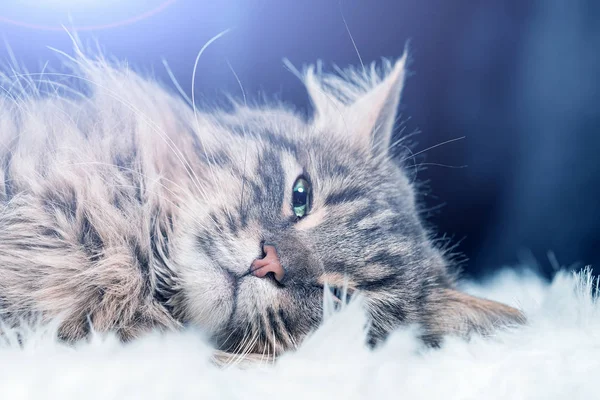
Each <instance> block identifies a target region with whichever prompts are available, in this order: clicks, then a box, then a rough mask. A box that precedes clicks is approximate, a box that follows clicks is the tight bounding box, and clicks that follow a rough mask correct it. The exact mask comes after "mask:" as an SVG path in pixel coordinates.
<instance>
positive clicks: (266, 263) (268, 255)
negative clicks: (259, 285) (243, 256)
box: [250, 244, 285, 283]
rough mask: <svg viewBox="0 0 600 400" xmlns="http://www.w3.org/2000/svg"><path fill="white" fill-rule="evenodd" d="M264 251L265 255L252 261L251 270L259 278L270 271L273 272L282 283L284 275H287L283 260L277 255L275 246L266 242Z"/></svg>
mask: <svg viewBox="0 0 600 400" xmlns="http://www.w3.org/2000/svg"><path fill="white" fill-rule="evenodd" d="M263 251H264V253H265V256H264V257H263V258H258V259H256V260H254V261H253V262H252V265H251V266H250V272H252V274H253V275H254V276H257V277H259V278H263V277H264V276H265V275H267V274H268V273H269V272H272V273H273V275H275V279H276V280H277V282H279V283H281V281H282V280H283V276H284V275H285V271H284V269H283V266H282V265H281V261H279V256H278V255H277V250H276V249H275V246H271V245H268V244H265V245H263Z"/></svg>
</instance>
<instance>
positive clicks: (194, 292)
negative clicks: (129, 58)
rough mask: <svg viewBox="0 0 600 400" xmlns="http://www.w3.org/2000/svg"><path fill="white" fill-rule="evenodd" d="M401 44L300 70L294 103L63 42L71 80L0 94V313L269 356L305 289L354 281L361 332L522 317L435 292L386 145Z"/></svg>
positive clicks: (294, 319) (298, 330) (425, 250)
mask: <svg viewBox="0 0 600 400" xmlns="http://www.w3.org/2000/svg"><path fill="white" fill-rule="evenodd" d="M405 60H406V57H402V58H401V59H399V60H397V61H396V62H395V63H390V62H387V61H384V62H383V65H382V66H381V67H380V68H376V66H375V65H373V66H372V68H367V69H365V70H362V69H348V70H345V71H344V72H341V73H340V74H339V75H333V74H324V73H321V72H320V71H315V69H314V68H307V69H306V70H305V71H304V72H303V73H302V74H301V77H302V79H303V81H304V83H305V85H306V87H307V90H308V92H309V94H310V96H311V100H312V102H313V104H314V110H315V111H314V115H313V116H312V118H310V119H308V120H307V119H305V118H301V117H299V116H298V115H297V113H295V112H294V110H292V109H290V108H288V107H286V106H284V105H282V104H269V105H260V106H252V107H249V106H246V105H244V104H235V107H234V110H232V111H229V112H226V111H212V112H202V111H199V110H198V109H197V108H196V107H194V106H192V107H191V106H190V105H189V104H186V102H185V101H184V99H181V98H180V97H178V96H175V95H172V94H170V93H169V91H167V90H165V89H163V88H162V87H161V86H160V85H158V84H157V83H156V82H153V81H151V80H147V79H144V78H142V77H140V76H138V75H136V74H134V73H133V72H131V71H130V70H128V69H127V68H124V67H119V66H111V65H109V64H108V63H107V62H105V61H103V60H90V59H88V58H86V57H84V56H82V55H79V57H78V58H77V62H76V64H77V65H76V67H75V69H76V71H77V76H78V77H79V78H80V79H81V81H83V82H85V86H86V89H85V90H83V91H70V90H69V88H68V87H63V86H61V85H59V84H55V85H54V86H53V87H54V88H55V89H56V90H55V93H52V94H44V95H42V94H39V93H37V91H36V90H30V88H28V87H24V86H23V85H21V89H20V90H17V89H13V91H12V92H11V93H9V94H7V95H5V96H3V97H0V139H1V141H2V143H3V144H4V146H2V148H1V149H0V161H1V162H0V168H1V169H0V197H1V201H2V204H3V206H2V209H1V210H0V314H1V316H2V318H3V320H4V322H5V323H8V324H16V323H18V322H19V321H22V320H26V319H28V318H32V317H34V316H39V315H41V316H42V319H44V320H49V319H59V320H60V321H61V323H60V330H59V333H60V335H61V337H63V338H64V339H67V340H77V339H81V338H84V337H86V335H87V334H88V333H89V332H90V329H94V330H96V331H115V332H117V333H118V334H119V335H120V337H122V338H123V339H131V338H135V337H137V336H139V335H141V334H143V333H145V332H148V331H150V330H154V329H178V328H180V327H182V326H184V325H187V324H191V325H194V326H198V327H200V328H201V329H202V330H204V331H205V332H206V333H207V334H208V335H209V336H210V337H212V338H213V340H214V341H215V343H216V344H217V345H218V346H219V347H220V348H221V349H223V350H226V351H231V352H242V351H243V352H257V353H260V352H265V350H267V351H268V352H269V353H271V354H272V353H281V352H282V351H285V350H286V349H290V348H294V347H295V346H297V344H298V343H299V342H300V341H301V340H302V338H304V337H305V336H306V335H308V334H309V333H310V332H311V331H313V330H314V329H315V328H316V327H317V326H318V324H319V323H320V321H321V317H322V312H323V293H324V288H325V287H330V288H333V289H335V291H334V292H333V293H334V294H339V293H342V292H344V293H345V291H346V290H347V291H348V292H349V294H350V295H353V294H354V293H360V294H361V295H362V296H363V297H364V300H365V304H366V307H367V309H368V311H369V314H370V316H371V319H372V326H371V331H370V337H371V341H372V342H373V343H376V342H377V341H378V340H380V339H382V338H384V337H385V336H386V335H387V334H388V333H389V332H390V331H392V330H393V329H395V328H396V327H398V326H401V325H407V324H418V325H420V326H421V328H422V332H423V338H424V339H425V340H427V341H428V342H430V343H437V342H438V341H439V340H440V339H441V337H442V336H443V335H445V334H458V335H468V334H469V333H470V332H472V331H478V332H482V333H486V332H489V331H490V330H491V329H493V328H494V327H496V326H499V325H505V324H511V323H518V322H522V320H523V317H522V315H521V314H520V313H519V312H518V311H517V310H515V309H512V308H510V307H508V306H505V305H502V304H498V303H494V302H491V301H487V300H482V299H477V298H474V297H471V296H468V295H466V294H463V293H461V292H458V291H457V290H456V289H455V280H454V274H453V273H452V272H451V268H450V263H449V261H448V260H447V259H446V258H445V256H444V254H443V253H442V251H441V250H439V249H438V248H436V247H435V246H434V245H433V243H432V240H431V234H430V233H429V232H427V231H426V229H425V228H424V227H423V223H422V221H421V217H420V215H419V212H418V205H417V203H416V201H415V189H414V186H413V185H412V184H411V182H410V181H409V179H408V177H407V175H406V173H405V172H404V170H403V168H402V166H401V165H398V162H397V161H395V160H394V159H393V158H392V157H390V155H389V154H388V149H389V146H390V139H391V133H392V130H393V125H394V121H395V116H396V109H397V106H398V103H399V100H400V93H401V90H402V87H403V85H404V77H405ZM6 80H8V78H6ZM29 83H30V84H31V85H32V86H31V87H35V86H36V82H35V81H33V80H31V81H30V82H29ZM15 86H16V85H15V83H14V81H13V88H15ZM268 246H270V247H268ZM267 248H268V249H269V250H268V251H267V250H266V249H267ZM267 259H269V260H272V262H271V261H268V262H266V261H263V262H262V264H260V263H261V261H260V260H267ZM257 260H259V261H257ZM275 265H276V267H273V266H275ZM255 266H263V269H262V273H260V272H259V268H258V267H256V268H255ZM264 266H266V267H264ZM338 289H339V290H338ZM338 297H340V298H339V299H337V300H340V301H343V300H344V299H342V298H341V297H342V296H341V295H339V296H338ZM344 297H345V294H344Z"/></svg>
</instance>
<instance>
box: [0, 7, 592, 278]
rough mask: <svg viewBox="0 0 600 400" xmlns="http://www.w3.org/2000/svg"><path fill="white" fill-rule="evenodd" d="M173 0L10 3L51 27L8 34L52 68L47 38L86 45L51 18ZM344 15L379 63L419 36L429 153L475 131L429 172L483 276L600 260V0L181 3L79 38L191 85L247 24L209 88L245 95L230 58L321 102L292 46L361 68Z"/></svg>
mask: <svg viewBox="0 0 600 400" xmlns="http://www.w3.org/2000/svg"><path fill="white" fill-rule="evenodd" d="M52 2H53V3H52ZM61 2H62V3H61ZM69 2H70V4H71V6H69ZM107 2H108V3H107ZM161 2H164V1H163V0H145V1H144V0H131V1H129V2H127V4H128V5H127V6H124V5H120V3H124V2H118V1H114V0H105V1H104V5H103V6H100V5H99V4H100V3H102V2H101V1H100V0H97V2H96V3H97V5H94V4H93V3H94V0H85V1H84V2H83V3H81V2H80V3H79V5H77V6H76V5H74V4H76V2H75V1H74V0H39V1H38V3H37V4H38V6H35V5H34V4H36V3H29V4H27V1H26V0H4V1H3V3H2V4H1V5H0V17H5V18H8V19H11V20H13V21H17V22H25V23H30V24H37V25H44V26H40V27H39V28H37V29H34V28H31V27H29V28H28V27H23V26H17V25H14V24H11V23H8V22H6V21H5V22H0V32H1V34H2V36H3V37H4V38H5V39H6V40H7V42H8V44H9V45H10V46H11V47H12V49H13V51H14V53H15V55H16V57H17V59H18V60H19V61H21V62H22V63H23V64H24V65H25V66H26V67H27V68H28V69H29V70H30V71H38V70H40V69H41V67H42V65H43V64H44V63H45V62H46V61H48V60H50V64H51V65H59V60H60V58H59V57H58V56H57V55H56V54H55V53H53V52H52V51H51V50H49V49H47V47H46V46H51V47H55V48H59V49H62V50H70V48H71V43H70V39H69V37H68V35H67V34H66V33H65V32H64V31H60V29H58V30H48V29H46V28H58V27H60V24H65V25H69V26H90V25H99V24H109V23H113V22H115V21H120V20H123V19H127V18H131V17H134V16H136V15H139V14H141V13H143V12H145V11H148V10H150V9H152V8H155V7H156V6H157V5H159V3H161ZM51 3H52V4H53V5H50V4H51ZM109 3H110V4H109ZM39 4H45V5H39ZM68 10H70V15H71V18H70V20H69V17H68V16H67V15H68V13H67V11H68ZM342 15H343V16H344V17H345V19H346V22H347V24H348V27H349V29H350V32H351V33H352V35H353V37H354V40H355V41H356V46H357V47H358V50H359V52H360V55H361V56H362V59H363V60H364V61H365V62H371V61H373V60H378V59H379V58H380V57H382V56H385V57H398V56H400V55H401V53H402V50H403V48H404V45H405V43H406V41H407V40H410V47H411V55H412V60H413V61H412V63H411V65H410V68H411V70H412V72H413V74H412V75H411V77H410V79H409V80H408V82H407V85H406V89H405V92H404V96H403V99H402V105H401V113H402V120H403V121H404V122H403V127H404V133H411V132H414V131H416V130H418V131H420V132H421V133H420V134H418V135H417V136H416V137H415V139H416V141H417V142H418V145H417V146H416V148H415V150H416V151H420V150H423V149H426V148H428V147H430V146H434V145H436V144H438V143H440V142H444V141H447V140H450V139H455V138H458V137H462V136H466V138H465V139H463V140H458V141H455V142H452V143H449V144H446V145H443V146H440V147H438V148H435V149H432V150H430V151H427V152H426V153H425V158H420V157H419V158H418V161H419V162H420V163H422V162H426V163H437V164H444V165H449V166H455V167H458V166H463V165H467V166H468V167H466V168H450V167H444V166H435V165H429V166H427V168H426V169H422V170H420V171H419V172H418V174H417V179H418V180H420V181H427V182H429V184H428V186H429V190H428V192H427V195H426V196H425V197H424V199H425V200H424V201H425V202H426V203H427V205H428V206H430V207H432V208H433V210H432V211H431V212H430V213H429V214H430V216H429V218H430V221H431V222H432V223H433V224H434V225H435V226H437V229H438V231H439V232H440V233H442V234H443V233H446V234H447V236H449V237H452V238H453V240H454V241H455V242H460V244H459V247H458V250H459V251H461V252H463V253H464V254H465V255H466V256H467V257H468V258H469V259H470V261H469V262H468V264H466V271H467V273H469V274H474V275H480V274H482V273H485V272H487V271H489V270H490V269H492V268H498V267H499V266H501V265H504V264H515V263H517V262H518V261H527V262H537V263H539V268H540V269H541V270H542V271H543V272H544V273H546V274H547V275H550V274H551V273H552V271H553V268H552V263H551V262H550V261H549V258H548V251H553V252H554V254H555V256H556V259H557V260H558V262H559V263H560V264H562V265H566V266H573V265H575V266H581V265H584V264H595V265H599V264H600V251H599V249H598V247H600V211H599V207H598V198H599V194H600V163H599V162H598V159H597V154H598V152H599V151H600V134H599V127H600V112H599V111H598V108H599V105H600V79H599V73H600V24H599V23H598V21H600V18H599V17H600V2H597V1H594V0H587V1H585V0H572V1H568V2H567V1H563V0H538V1H522V0H503V1H500V0H485V1H474V0H452V1H447V0H429V1H422V0H421V1H419V0H385V1H383V0H382V1H374V0H363V1H354V0H344V1H341V2H340V1H338V0H295V1H292V0H256V1H251V0H247V1H231V0H219V1H208V0H206V1H205V0H177V1H175V2H173V3H172V4H169V5H168V7H165V8H164V9H163V10H162V11H161V12H159V13H157V14H155V15H152V16H149V17H148V18H145V19H142V20H141V21H137V22H135V23H131V24H124V25H122V26H117V27H112V28H106V29H97V30H91V31H82V32H79V36H80V37H81V39H82V40H83V41H87V40H89V39H91V38H97V39H98V41H99V43H100V45H101V47H102V48H103V49H104V51H105V53H107V54H109V55H112V56H115V57H116V58H118V59H127V60H128V61H129V63H130V64H131V65H132V66H133V67H134V68H136V69H138V70H141V71H145V72H150V73H153V74H154V75H155V76H157V77H159V78H160V79H161V80H163V81H164V82H166V83H169V82H170V81H169V78H168V76H167V74H166V72H165V69H164V67H163V64H162V59H163V58H164V59H166V60H167V61H168V62H169V65H170V67H171V69H172V70H173V72H174V74H175V76H176V77H177V79H178V81H179V82H180V83H181V85H182V86H183V87H184V89H187V90H188V92H189V90H191V75H192V69H193V64H194V59H195V58H196V55H197V53H198V51H199V50H200V48H201V47H202V46H203V45H204V44H205V43H206V42H207V41H208V40H209V39H210V38H211V37H213V36H214V35H216V34H217V33H219V32H221V31H223V30H225V29H227V28H234V29H233V30H232V31H231V32H230V33H228V34H227V35H225V36H224V37H222V38H221V39H219V40H218V41H217V42H215V43H214V44H213V45H212V46H211V47H210V48H209V49H208V50H207V51H206V52H205V54H204V55H203V56H202V58H201V60H200V63H199V66H198V78H197V81H196V88H195V90H196V94H197V95H198V97H199V98H201V99H203V100H205V101H208V102H215V101H216V102H217V103H221V104H225V103H226V100H225V97H224V95H223V94H224V93H226V92H231V93H235V94H239V93H240V90H239V86H238V83H237V81H236V79H235V77H234V76H233V74H232V72H231V70H230V69H229V67H228V65H227V62H229V63H230V64H231V66H232V67H233V69H234V70H235V72H236V73H237V75H238V76H239V78H240V80H241V82H242V84H243V86H244V89H245V91H246V93H247V95H248V96H250V97H252V98H255V99H256V98H259V94H260V93H265V94H267V95H268V96H273V95H274V96H276V97H277V98H280V99H282V100H283V101H285V102H289V103H294V104H297V105H298V106H300V107H302V108H304V109H308V107H309V105H308V99H307V97H306V94H305V93H304V90H303V88H302V86H301V84H300V83H299V82H298V80H297V79H296V78H295V77H294V76H293V75H292V74H291V73H289V72H288V71H287V70H286V69H285V68H284V67H283V64H282V58H284V57H287V58H289V59H290V60H291V61H292V63H294V64H295V65H301V64H303V63H310V62H314V61H315V60H317V59H322V60H324V61H325V63H326V64H331V63H336V64H339V65H342V66H345V65H347V64H359V60H358V57H357V54H356V51H355V49H354V47H353V45H352V41H351V39H350V37H349V35H348V32H347V31H346V27H345V25H344V20H343V17H342ZM69 21H71V22H69ZM42 28H44V29H42ZM7 56H8V53H6V52H5V54H3V57H2V58H7ZM574 263H580V264H574Z"/></svg>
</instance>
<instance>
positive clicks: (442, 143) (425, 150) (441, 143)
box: [400, 136, 466, 163]
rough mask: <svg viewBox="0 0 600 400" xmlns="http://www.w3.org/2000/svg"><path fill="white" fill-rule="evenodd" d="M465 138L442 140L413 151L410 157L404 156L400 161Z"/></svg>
mask: <svg viewBox="0 0 600 400" xmlns="http://www.w3.org/2000/svg"><path fill="white" fill-rule="evenodd" d="M465 138H466V136H461V137H457V138H454V139H449V140H445V141H443V142H440V143H438V144H435V145H433V146H429V147H427V148H426V149H423V150H420V151H418V152H416V153H413V154H412V155H411V156H410V157H405V158H403V159H402V160H400V163H403V162H404V161H406V160H408V159H409V158H414V157H416V156H418V155H420V154H423V153H425V152H427V151H429V150H433V149H435V148H437V147H440V146H444V145H447V144H450V143H453V142H457V141H459V140H463V139H465Z"/></svg>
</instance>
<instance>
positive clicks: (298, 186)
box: [292, 177, 312, 218]
mask: <svg viewBox="0 0 600 400" xmlns="http://www.w3.org/2000/svg"><path fill="white" fill-rule="evenodd" d="M310 189H311V188H310V184H309V183H308V181H307V180H306V179H304V178H303V177H300V178H298V179H296V182H294V189H293V193H292V207H293V209H294V215H296V217H297V218H302V217H305V216H306V215H307V214H308V213H309V211H310V206H311V200H312V199H311V190H310Z"/></svg>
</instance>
